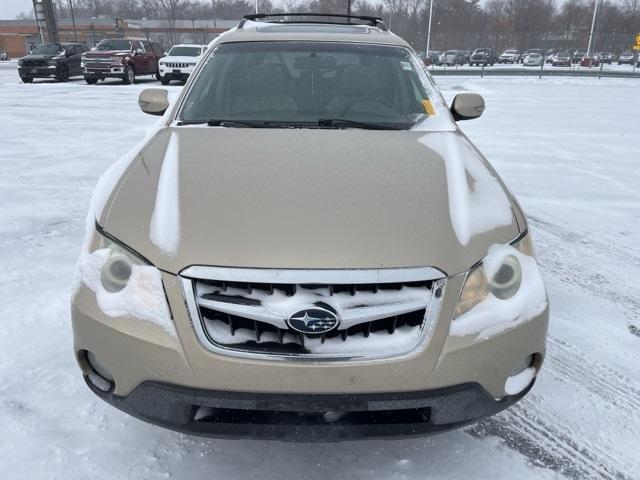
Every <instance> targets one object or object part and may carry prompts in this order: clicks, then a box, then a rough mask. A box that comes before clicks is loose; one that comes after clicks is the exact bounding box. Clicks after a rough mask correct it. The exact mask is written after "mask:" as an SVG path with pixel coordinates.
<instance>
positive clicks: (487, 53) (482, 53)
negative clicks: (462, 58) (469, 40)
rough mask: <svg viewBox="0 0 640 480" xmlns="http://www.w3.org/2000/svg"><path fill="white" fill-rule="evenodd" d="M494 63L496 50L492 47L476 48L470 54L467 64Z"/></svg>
mask: <svg viewBox="0 0 640 480" xmlns="http://www.w3.org/2000/svg"><path fill="white" fill-rule="evenodd" d="M494 63H496V51H495V50H494V49H493V48H476V49H475V50H474V52H473V54H472V55H471V59H470V60H469V65H471V66H472V67H473V66H474V65H477V66H482V65H491V66H493V64H494Z"/></svg>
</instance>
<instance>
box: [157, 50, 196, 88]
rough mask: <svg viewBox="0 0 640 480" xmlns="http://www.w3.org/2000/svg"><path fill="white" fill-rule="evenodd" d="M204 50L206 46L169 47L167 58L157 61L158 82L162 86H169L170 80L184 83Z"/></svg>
mask: <svg viewBox="0 0 640 480" xmlns="http://www.w3.org/2000/svg"><path fill="white" fill-rule="evenodd" d="M206 49H207V46H206V45H194V44H180V45H174V46H173V47H171V50H169V53H168V54H167V56H166V57H164V58H163V59H162V60H160V61H159V69H160V82H162V84H163V85H169V83H170V82H171V81H172V80H180V81H182V82H186V81H187V78H189V75H191V72H193V69H194V68H196V64H197V63H198V60H200V57H202V54H203V53H204V52H205V51H206Z"/></svg>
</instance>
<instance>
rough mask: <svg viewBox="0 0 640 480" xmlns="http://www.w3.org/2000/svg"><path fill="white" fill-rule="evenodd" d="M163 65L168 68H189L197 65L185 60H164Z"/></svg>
mask: <svg viewBox="0 0 640 480" xmlns="http://www.w3.org/2000/svg"><path fill="white" fill-rule="evenodd" d="M163 65H164V66H165V67H167V68H189V67H193V66H195V65H190V64H188V63H183V62H164V63H163Z"/></svg>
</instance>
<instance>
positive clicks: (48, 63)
mask: <svg viewBox="0 0 640 480" xmlns="http://www.w3.org/2000/svg"><path fill="white" fill-rule="evenodd" d="M56 63H57V62H56V61H55V60H53V59H51V60H47V65H55V64H56Z"/></svg>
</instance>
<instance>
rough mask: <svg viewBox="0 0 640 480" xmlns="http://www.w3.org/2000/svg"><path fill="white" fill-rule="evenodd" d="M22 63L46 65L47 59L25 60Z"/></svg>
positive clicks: (31, 65)
mask: <svg viewBox="0 0 640 480" xmlns="http://www.w3.org/2000/svg"><path fill="white" fill-rule="evenodd" d="M22 65H23V66H24V67H46V66H47V61H46V60H23V62H22Z"/></svg>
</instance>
